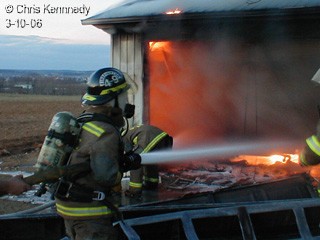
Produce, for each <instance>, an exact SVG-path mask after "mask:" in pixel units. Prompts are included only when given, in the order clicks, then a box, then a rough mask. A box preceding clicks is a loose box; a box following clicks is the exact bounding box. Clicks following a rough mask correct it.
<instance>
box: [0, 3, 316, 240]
mask: <svg viewBox="0 0 320 240" xmlns="http://www.w3.org/2000/svg"><path fill="white" fill-rule="evenodd" d="M82 24H83V25H92V26H94V27H97V28H99V29H101V30H103V31H105V32H106V34H110V36H111V39H112V44H111V49H112V55H111V60H112V61H111V62H112V66H113V67H115V68H118V69H120V70H122V71H123V72H126V73H128V74H129V75H130V76H131V77H132V78H133V80H134V81H135V82H136V84H137V86H138V93H137V94H136V95H134V96H132V97H131V99H130V101H131V102H132V103H134V104H135V105H136V114H135V116H134V119H133V120H132V122H131V124H132V125H136V124H142V123H147V124H152V125H155V126H158V127H160V128H162V129H163V130H165V131H166V132H168V133H169V134H170V135H171V136H173V137H174V150H173V151H175V150H177V151H178V150H181V149H182V150H183V149H186V150H185V152H184V154H185V155H188V153H189V154H190V156H193V157H191V158H192V159H190V157H189V158H188V160H189V161H181V162H176V163H175V164H171V163H170V162H169V163H168V162H166V163H165V164H163V165H162V170H163V171H162V172H161V181H162V187H161V188H160V189H159V191H158V192H156V193H154V194H153V195H150V196H149V201H146V199H147V198H148V196H144V197H143V201H142V202H141V201H140V202H139V201H132V202H125V203H124V205H123V206H122V207H120V210H121V212H122V213H123V216H124V220H123V221H119V222H118V223H116V224H115V227H117V229H118V230H119V232H120V235H121V239H203V240H204V239H319V238H320V228H319V223H320V201H319V196H318V192H317V185H318V184H317V179H319V177H320V170H319V168H318V167H317V166H315V167H313V168H302V167H301V166H300V165H299V164H298V161H299V159H298V155H299V151H301V148H302V147H303V145H304V144H305V139H306V137H308V136H310V135H312V134H313V133H314V131H315V127H316V124H317V121H318V119H319V111H318V108H317V106H318V104H319V102H320V101H319V100H320V88H319V86H318V85H317V83H316V82H314V81H311V79H312V77H313V76H314V75H315V73H316V72H317V70H318V69H319V67H320V31H319V26H320V2H319V1H318V0H298V1H289V0H283V1H266V0H237V1H221V0H202V1H195V0H189V1H183V0H182V1H180V0H152V1H124V2H122V3H120V4H118V5H114V6H112V7H110V8H108V9H106V10H104V11H102V12H101V13H99V14H97V15H95V16H93V17H90V18H88V19H84V20H83V21H82ZM280 140H281V141H280ZM284 141H285V142H288V144H283V145H281V144H276V143H280V142H281V143H283V142H284ZM244 142H245V143H247V142H248V143H251V145H250V144H248V145H246V146H247V147H248V148H246V149H247V150H248V151H247V152H246V151H239V152H237V151H234V149H237V146H238V144H239V145H241V144H242V143H244ZM269 142H274V143H275V144H274V145H268V144H265V149H264V148H261V145H263V144H264V143H269ZM257 143H259V144H260V145H259V148H260V149H259V151H258V150H257V149H256V150H257V151H254V150H255V146H256V144H257ZM289 143H290V144H289ZM207 146H213V147H212V148H213V152H214V150H215V147H217V146H221V148H219V149H220V150H221V149H223V151H222V152H223V153H221V151H220V152H219V154H215V153H212V154H211V156H207V155H205V157H203V156H202V155H201V149H202V150H203V151H204V149H207V148H204V147H207ZM282 146H285V147H283V148H282ZM194 147H196V148H194ZM239 148H240V146H239ZM188 149H189V152H188ZM190 149H191V150H190ZM192 149H195V150H194V151H193V150H192ZM262 149H263V150H264V151H262ZM196 150H200V153H199V154H198V155H192V152H196ZM216 150H217V149H216ZM260 150H261V151H260ZM203 151H202V152H203ZM235 153H237V154H235ZM238 153H239V154H238ZM181 158H183V157H182V156H181ZM200 158H201V159H200ZM182 160H183V159H182ZM200 160H201V161H200ZM150 199H151V201H150ZM40 219H42V218H41V217H39V216H37V218H35V217H31V216H30V217H29V219H28V224H32V222H33V221H38V223H39V222H40ZM57 219H58V217H56V218H48V217H46V221H44V220H43V221H41V222H42V223H43V229H46V225H48V224H52V222H54V221H57ZM15 220H16V219H15ZM1 221H2V220H1ZM21 221H23V220H21ZM50 221H51V222H50ZM59 221H60V219H59ZM9 224H10V221H9V222H8V219H6V220H3V225H2V226H6V228H9V227H8V226H9ZM39 224H40V223H39ZM26 225H27V224H25V225H24V226H26ZM56 225H57V228H56V229H55V236H56V238H50V237H48V236H49V235H50V234H51V236H53V235H54V234H53V233H52V232H51V233H50V234H48V233H45V230H44V234H45V235H46V238H45V239H57V237H58V236H59V237H60V234H61V235H62V234H63V233H62V230H61V226H59V225H58V224H56ZM51 229H52V228H51ZM37 237H39V236H37ZM8 239H9V237H8Z"/></svg>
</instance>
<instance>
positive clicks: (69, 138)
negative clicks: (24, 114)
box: [47, 129, 77, 146]
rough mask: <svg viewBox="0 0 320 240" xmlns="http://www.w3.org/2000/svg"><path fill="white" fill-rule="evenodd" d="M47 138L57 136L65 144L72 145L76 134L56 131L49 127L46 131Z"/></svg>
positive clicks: (75, 139)
mask: <svg viewBox="0 0 320 240" xmlns="http://www.w3.org/2000/svg"><path fill="white" fill-rule="evenodd" d="M47 137H48V138H50V139H52V138H57V139H60V140H61V141H62V142H63V143H64V144H67V145H69V146H74V145H75V143H76V141H77V136H76V135H74V134H72V133H70V132H65V133H58V132H56V131H55V130H53V129H50V130H49V131H48V135H47Z"/></svg>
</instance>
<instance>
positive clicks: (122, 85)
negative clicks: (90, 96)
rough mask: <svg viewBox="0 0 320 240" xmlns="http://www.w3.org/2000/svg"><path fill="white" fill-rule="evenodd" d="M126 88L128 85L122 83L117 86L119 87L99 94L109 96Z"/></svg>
mask: <svg viewBox="0 0 320 240" xmlns="http://www.w3.org/2000/svg"><path fill="white" fill-rule="evenodd" d="M127 86H128V84H127V83H126V82H125V83H122V84H121V85H119V86H116V87H113V88H109V89H105V90H102V91H101V93H100V95H106V94H109V93H110V92H117V91H119V90H121V89H124V88H126V87H127Z"/></svg>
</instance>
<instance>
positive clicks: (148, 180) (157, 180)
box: [144, 177, 159, 183]
mask: <svg viewBox="0 0 320 240" xmlns="http://www.w3.org/2000/svg"><path fill="white" fill-rule="evenodd" d="M144 181H146V182H152V183H158V182H159V178H150V177H144Z"/></svg>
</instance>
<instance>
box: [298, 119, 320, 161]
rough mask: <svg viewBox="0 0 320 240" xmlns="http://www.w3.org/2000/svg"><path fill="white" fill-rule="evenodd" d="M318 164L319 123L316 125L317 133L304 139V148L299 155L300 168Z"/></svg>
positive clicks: (319, 159) (319, 144) (319, 151)
mask: <svg viewBox="0 0 320 240" xmlns="http://www.w3.org/2000/svg"><path fill="white" fill-rule="evenodd" d="M319 163H320V121H319V122H318V124H317V131H316V134H315V135H312V136H310V137H308V138H307V139H306V146H305V147H304V149H303V150H302V152H301V154H300V164H301V165H302V166H314V165H318V164H319Z"/></svg>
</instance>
